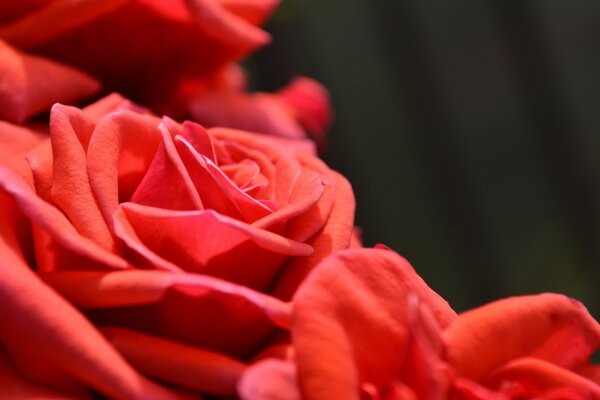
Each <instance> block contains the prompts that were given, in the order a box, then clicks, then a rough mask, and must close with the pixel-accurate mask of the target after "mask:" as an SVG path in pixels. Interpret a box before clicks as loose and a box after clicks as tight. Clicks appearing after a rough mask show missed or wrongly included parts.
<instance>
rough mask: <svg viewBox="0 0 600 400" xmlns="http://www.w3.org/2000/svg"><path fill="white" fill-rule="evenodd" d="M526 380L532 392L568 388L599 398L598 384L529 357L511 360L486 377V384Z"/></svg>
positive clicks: (583, 394)
mask: <svg viewBox="0 0 600 400" xmlns="http://www.w3.org/2000/svg"><path fill="white" fill-rule="evenodd" d="M504 381H508V382H511V381H513V382H526V383H527V386H528V387H529V388H530V390H532V391H534V392H542V391H550V390H552V389H560V388H570V389H573V390H576V391H579V392H580V393H581V394H582V397H583V396H585V398H587V399H600V385H598V384H597V383H596V382H593V381H591V380H589V379H586V378H585V377H583V376H581V375H579V374H577V373H575V372H572V371H569V370H567V369H565V368H561V367H559V366H557V365H555V364H552V363H549V362H547V361H544V360H539V359H535V358H531V357H525V358H519V359H516V360H512V361H510V362H508V363H506V364H505V365H503V366H502V367H500V368H498V369H497V370H495V371H494V372H493V373H492V374H491V375H490V376H488V377H487V378H486V386H488V387H498V385H499V384H500V383H501V382H504Z"/></svg>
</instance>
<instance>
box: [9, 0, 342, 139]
mask: <svg viewBox="0 0 600 400" xmlns="http://www.w3.org/2000/svg"><path fill="white" fill-rule="evenodd" d="M276 6H277V1H276V0H103V1H89V0H19V1H8V2H7V1H4V2H1V3H0V118H1V119H4V120H8V121H12V122H19V123H21V122H23V121H25V120H27V119H29V118H30V117H32V116H35V115H37V114H39V113H40V112H44V111H49V108H50V106H51V105H52V104H54V103H55V102H61V103H68V104H74V103H76V102H81V101H82V100H85V99H89V98H90V96H93V95H96V94H98V93H104V94H105V93H110V92H113V91H118V92H120V93H122V94H124V95H126V96H127V97H128V98H131V99H134V100H135V101H137V102H138V103H140V104H143V105H144V106H147V107H149V108H151V109H152V110H154V111H157V112H159V113H165V114H168V115H171V116H173V117H177V118H183V117H194V118H196V120H197V121H199V122H201V123H203V124H204V125H206V126H217V125H218V126H229V127H235V128H244V129H250V130H253V131H257V132H263V133H271V134H277V135H282V136H287V137H304V136H305V133H306V131H309V132H310V133H311V134H313V135H315V137H316V138H321V137H322V135H323V132H324V130H325V129H326V128H327V126H328V124H329V122H330V119H331V110H330V108H329V103H328V95H327V92H326V91H325V89H324V88H323V87H321V86H320V85H319V84H318V83H316V82H314V81H312V80H309V79H299V80H297V81H295V82H293V83H291V84H290V85H289V86H288V87H286V88H284V89H282V91H280V92H278V93H275V94H248V93H246V89H245V77H244V74H243V73H242V72H241V69H240V68H239V67H238V66H236V65H235V62H237V61H239V60H240V59H241V58H243V57H245V56H247V55H248V54H250V53H251V52H252V51H254V50H255V49H257V48H258V47H260V46H263V45H265V44H267V43H268V42H269V40H270V37H269V35H268V34H267V33H266V32H264V31H262V30H261V29H260V28H259V27H258V25H260V24H261V23H262V22H263V21H264V20H265V19H266V18H267V17H268V16H269V15H270V14H271V13H272V11H273V10H274V9H275V7H276ZM213 93H215V94H213ZM265 99H268V100H265ZM224 108H226V109H227V110H228V111H227V112H226V113H225V114H224V112H223V109H224ZM267 110H268V112H267ZM249 112H254V113H256V117H255V118H254V119H251V120H249V118H250V117H249Z"/></svg>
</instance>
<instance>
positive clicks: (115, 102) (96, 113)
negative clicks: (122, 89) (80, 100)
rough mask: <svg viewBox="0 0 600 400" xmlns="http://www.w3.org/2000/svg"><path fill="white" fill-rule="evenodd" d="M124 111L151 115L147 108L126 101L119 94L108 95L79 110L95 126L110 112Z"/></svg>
mask: <svg viewBox="0 0 600 400" xmlns="http://www.w3.org/2000/svg"><path fill="white" fill-rule="evenodd" d="M124 110H128V111H134V112H136V113H138V114H148V115H152V113H151V112H150V111H149V110H148V109H147V108H144V107H142V106H139V105H137V104H135V103H133V102H132V101H131V100H128V99H126V98H125V97H123V96H121V95H120V94H119V93H111V94H108V95H106V96H104V97H103V98H101V99H100V100H97V101H95V102H94V103H92V104H89V105H87V106H85V107H84V108H82V109H81V111H83V112H84V114H85V115H86V116H87V117H88V118H89V119H90V120H92V121H94V123H95V124H97V123H98V122H99V121H100V120H101V119H102V118H104V117H105V116H106V115H108V114H110V113H112V112H115V111H124Z"/></svg>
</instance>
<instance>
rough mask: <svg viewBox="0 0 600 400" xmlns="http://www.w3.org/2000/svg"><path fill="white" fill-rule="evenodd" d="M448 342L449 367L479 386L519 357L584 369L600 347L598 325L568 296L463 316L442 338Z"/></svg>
mask: <svg viewBox="0 0 600 400" xmlns="http://www.w3.org/2000/svg"><path fill="white" fill-rule="evenodd" d="M444 341H445V343H446V346H447V349H448V353H447V357H448V360H449V362H450V364H451V365H452V366H453V367H454V368H455V369H456V370H457V371H458V372H459V373H460V374H461V375H462V376H464V377H467V378H470V379H473V380H476V381H478V380H480V379H482V378H483V377H484V376H485V375H486V374H488V373H490V372H492V371H493V370H494V369H495V368H497V367H499V366H500V365H502V364H503V363H505V362H507V361H509V360H513V359H515V358H520V357H527V356H531V357H535V358H539V359H542V360H546V361H548V362H552V363H555V364H556V365H558V366H562V367H565V368H567V369H571V368H573V367H579V366H583V365H586V364H587V362H588V359H589V357H590V355H591V354H592V353H593V352H594V351H595V350H596V349H597V348H598V347H599V346H600V325H599V324H598V323H597V322H596V321H595V320H594V319H593V318H592V317H591V316H590V315H589V313H588V312H587V310H586V309H585V307H584V306H583V305H582V304H580V303H578V302H577V301H575V300H572V299H569V298H567V297H565V296H561V295H556V294H543V295H537V296H523V297H513V298H508V299H504V300H500V301H496V302H494V303H490V304H487V305H485V306H483V307H480V308H477V309H474V310H471V311H468V312H466V313H462V314H461V315H460V317H459V318H458V319H457V320H456V321H455V322H454V323H453V324H452V325H451V326H450V327H449V328H448V329H447V330H446V331H445V332H444Z"/></svg>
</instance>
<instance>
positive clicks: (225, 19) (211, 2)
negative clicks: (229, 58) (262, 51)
mask: <svg viewBox="0 0 600 400" xmlns="http://www.w3.org/2000/svg"><path fill="white" fill-rule="evenodd" d="M185 3H186V5H187V7H188V9H189V10H190V13H191V15H192V17H193V19H194V22H195V23H196V24H198V26H199V27H200V28H201V29H202V30H203V32H204V33H205V34H206V35H208V36H210V37H212V38H213V39H215V40H218V41H220V42H222V43H224V44H226V45H228V46H231V47H241V48H244V49H246V48H247V49H253V48H256V47H258V46H261V45H264V44H267V43H268V42H269V40H270V36H269V34H268V33H266V32H265V31H263V30H261V29H260V28H257V27H256V26H254V25H252V24H251V23H249V22H247V21H246V20H244V19H242V18H240V17H238V16H237V15H235V14H233V13H230V12H229V11H228V10H226V9H225V8H223V7H222V5H221V4H220V2H219V1H218V0H185Z"/></svg>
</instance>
